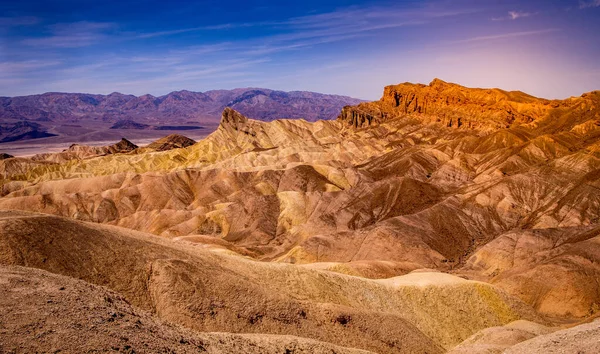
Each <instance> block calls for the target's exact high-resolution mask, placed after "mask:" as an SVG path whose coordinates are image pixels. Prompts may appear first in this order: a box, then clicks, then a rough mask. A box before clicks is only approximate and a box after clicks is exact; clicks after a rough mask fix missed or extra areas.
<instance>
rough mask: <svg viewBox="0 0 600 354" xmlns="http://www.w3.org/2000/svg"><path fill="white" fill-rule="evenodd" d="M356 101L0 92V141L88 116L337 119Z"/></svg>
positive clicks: (153, 120) (154, 125)
mask: <svg viewBox="0 0 600 354" xmlns="http://www.w3.org/2000/svg"><path fill="white" fill-rule="evenodd" d="M360 102H362V101H361V100H359V99H356V98H351V97H346V96H338V95H326V94H321V93H315V92H305V91H292V92H283V91H274V90H269V89H258V88H243V89H233V90H213V91H207V92H191V91H185V90H184V91H175V92H171V93H169V94H167V95H164V96H160V97H155V96H152V95H143V96H139V97H138V96H134V95H125V94H121V93H117V92H115V93H111V94H109V95H95V94H85V93H55V92H49V93H44V94H41V95H32V96H20V97H0V142H7V141H15V140H23V139H32V138H39V137H47V136H52V135H60V133H58V134H56V133H55V132H52V129H50V126H52V125H55V124H56V123H67V124H82V123H87V122H91V121H92V122H96V123H100V124H101V125H102V124H108V125H109V126H113V125H115V124H117V123H118V124H117V127H120V128H121V129H123V128H125V129H144V127H148V129H159V130H160V129H161V128H160V127H161V126H167V127H175V128H178V127H179V128H183V130H186V129H185V126H186V125H191V126H196V128H198V125H202V124H207V123H217V122H218V120H219V118H220V116H221V112H222V111H223V109H224V108H225V107H232V108H234V109H236V110H238V111H240V112H242V113H243V114H245V115H247V116H249V117H252V118H254V119H258V120H263V121H272V120H274V119H279V118H304V119H306V120H308V121H315V120H319V119H332V118H335V117H337V116H338V114H339V113H340V111H341V109H342V107H344V106H346V105H356V104H358V103H360ZM24 122H27V123H24ZM34 122H35V123H34ZM124 122H127V124H124ZM127 126H129V127H132V128H127ZM187 129H191V128H187Z"/></svg>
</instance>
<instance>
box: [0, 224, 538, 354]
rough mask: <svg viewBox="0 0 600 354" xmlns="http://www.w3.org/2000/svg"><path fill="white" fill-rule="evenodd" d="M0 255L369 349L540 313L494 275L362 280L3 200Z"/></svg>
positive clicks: (214, 320)
mask: <svg viewBox="0 0 600 354" xmlns="http://www.w3.org/2000/svg"><path fill="white" fill-rule="evenodd" d="M0 226H1V227H0V264H5V265H23V266H28V267H34V268H41V269H44V270H47V271H51V272H54V273H58V274H63V275H67V276H72V277H75V278H79V279H82V280H85V281H87V282H90V283H93V284H97V285H103V286H106V287H108V288H110V289H112V290H114V291H117V292H119V293H120V294H122V295H123V296H124V298H125V299H127V300H128V301H130V302H131V303H132V304H133V305H135V306H139V307H141V308H143V309H146V310H152V311H153V312H155V313H156V314H157V315H158V316H159V317H160V318H161V319H163V320H166V321H169V322H171V323H177V324H181V325H183V326H185V327H188V328H191V329H195V330H198V331H210V332H213V331H219V332H221V331H227V332H245V333H248V332H250V333H270V334H282V335H283V334H285V335H296V336H301V337H308V338H312V339H315V340H320V341H327V342H330V343H333V344H336V345H341V346H346V347H354V348H361V349H367V350H373V351H376V352H411V353H412V352H430V353H436V352H442V351H443V349H442V348H449V347H452V346H455V345H457V344H459V343H460V342H462V341H463V340H465V339H466V338H467V337H469V336H470V335H472V334H473V333H475V332H477V331H479V330H481V329H483V328H486V327H489V326H494V325H502V324H506V323H509V322H511V321H514V320H517V319H521V318H522V319H528V320H534V321H541V319H540V318H539V317H538V316H537V315H536V314H535V313H534V312H533V311H532V310H531V308H530V307H528V306H527V305H525V304H524V303H522V302H520V301H518V300H515V299H513V298H511V297H510V296H508V295H507V294H505V293H504V292H502V291H500V290H498V289H496V288H495V287H493V286H491V285H488V284H485V283H480V282H473V281H467V280H464V279H460V278H457V277H455V276H452V275H448V274H442V273H413V274H410V275H407V276H404V277H395V278H390V279H386V280H377V281H376V280H368V279H363V278H357V277H350V276H345V275H339V274H336V273H331V272H322V271H315V270H307V269H303V268H300V267H297V266H295V265H285V264H276V263H265V262H256V261H252V260H248V259H244V258H240V257H238V256H230V255H223V254H219V253H214V252H207V251H206V250H204V249H201V248H198V247H194V246H190V245H188V244H183V243H175V242H171V241H169V240H165V239H161V238H158V237H155V236H151V235H147V234H143V233H139V232H135V231H130V230H126V229H121V228H117V227H113V226H106V225H98V224H91V223H83V222H78V221H73V220H69V219H65V218H60V217H54V216H45V215H39V214H29V213H22V212H3V213H1V217H0Z"/></svg>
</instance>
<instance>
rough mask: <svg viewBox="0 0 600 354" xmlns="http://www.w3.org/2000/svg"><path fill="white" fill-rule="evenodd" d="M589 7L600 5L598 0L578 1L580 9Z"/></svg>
mask: <svg viewBox="0 0 600 354" xmlns="http://www.w3.org/2000/svg"><path fill="white" fill-rule="evenodd" d="M590 7H600V0H591V1H583V0H580V1H579V8H580V9H587V8H590Z"/></svg>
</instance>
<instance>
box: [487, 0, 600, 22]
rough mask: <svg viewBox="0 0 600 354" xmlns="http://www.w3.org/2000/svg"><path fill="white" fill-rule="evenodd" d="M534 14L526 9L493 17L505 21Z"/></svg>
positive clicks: (494, 19)
mask: <svg viewBox="0 0 600 354" xmlns="http://www.w3.org/2000/svg"><path fill="white" fill-rule="evenodd" d="M598 1H600V0H598ZM533 15H534V14H533V13H531V12H524V11H509V12H508V15H507V16H503V17H493V18H492V21H504V20H511V21H514V20H517V19H519V18H523V17H530V16H533Z"/></svg>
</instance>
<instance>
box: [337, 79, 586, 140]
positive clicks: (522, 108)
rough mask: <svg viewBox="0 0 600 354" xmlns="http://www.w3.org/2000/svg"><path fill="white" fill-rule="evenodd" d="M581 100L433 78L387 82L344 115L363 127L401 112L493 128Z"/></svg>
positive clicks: (532, 120)
mask: <svg viewBox="0 0 600 354" xmlns="http://www.w3.org/2000/svg"><path fill="white" fill-rule="evenodd" d="M583 101H586V98H585V97H580V98H579V99H576V100H564V101H560V100H553V101H551V100H545V99H540V98H536V97H533V96H530V95H527V94H525V93H523V92H507V91H503V90H499V89H471V88H466V87H463V86H460V85H456V84H451V83H447V82H444V81H442V80H439V79H435V80H433V81H432V82H431V83H430V84H429V85H422V84H411V83H404V84H399V85H392V86H387V87H386V88H385V89H384V91H383V96H382V98H381V99H380V100H379V101H376V102H370V103H361V104H359V105H357V106H352V107H348V106H347V107H344V108H343V109H342V112H341V114H340V115H339V116H338V119H339V120H340V121H342V122H344V123H345V125H347V126H351V127H355V128H360V127H366V126H370V125H372V124H379V123H381V122H383V121H386V120H390V119H394V118H399V117H406V116H412V117H418V119H420V120H421V121H423V122H428V123H429V122H436V123H440V124H441V125H443V126H446V127H449V128H463V129H478V130H492V129H503V128H510V127H514V126H524V125H532V124H533V125H535V123H536V122H539V121H540V119H541V118H543V117H545V116H547V115H548V114H549V112H551V111H553V110H554V111H556V110H558V109H568V108H574V107H577V106H578V105H579V104H580V103H581V102H583Z"/></svg>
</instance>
